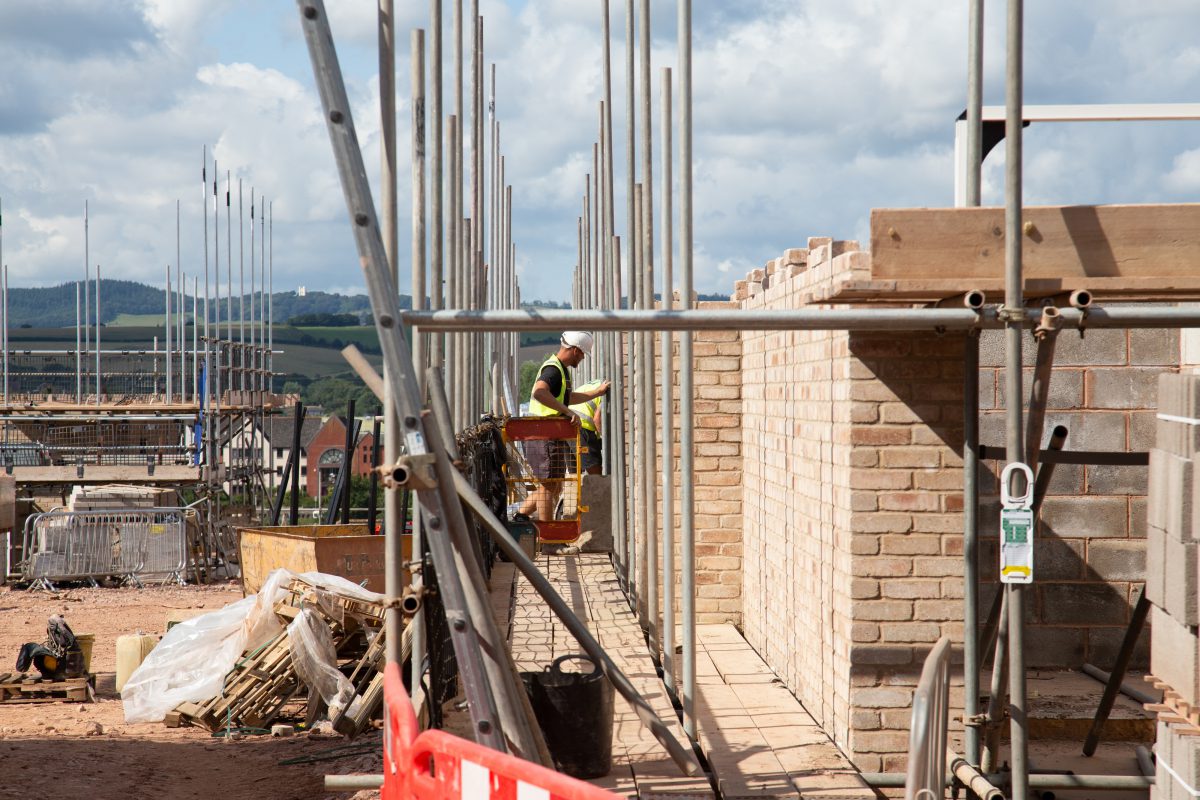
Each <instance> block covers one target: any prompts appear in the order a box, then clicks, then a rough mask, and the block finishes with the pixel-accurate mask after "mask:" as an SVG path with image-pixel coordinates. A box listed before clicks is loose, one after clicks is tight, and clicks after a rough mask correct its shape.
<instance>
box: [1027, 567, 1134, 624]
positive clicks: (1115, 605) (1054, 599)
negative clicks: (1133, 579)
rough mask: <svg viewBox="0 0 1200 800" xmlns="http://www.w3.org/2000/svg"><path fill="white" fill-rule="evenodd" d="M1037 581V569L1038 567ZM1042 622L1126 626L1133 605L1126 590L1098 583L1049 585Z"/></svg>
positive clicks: (1044, 595) (1045, 586) (1044, 592)
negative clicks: (1127, 596) (1130, 607)
mask: <svg viewBox="0 0 1200 800" xmlns="http://www.w3.org/2000/svg"><path fill="white" fill-rule="evenodd" d="M1033 574H1034V579H1035V580H1036V579H1037V566H1036V565H1035V566H1034V573H1033ZM1041 590H1042V621H1043V622H1046V623H1048V624H1051V625H1123V624H1125V622H1126V620H1127V619H1128V610H1129V603H1128V601H1127V600H1126V597H1125V590H1124V589H1119V588H1115V587H1112V586H1106V585H1103V584H1094V583H1046V584H1042V585H1041Z"/></svg>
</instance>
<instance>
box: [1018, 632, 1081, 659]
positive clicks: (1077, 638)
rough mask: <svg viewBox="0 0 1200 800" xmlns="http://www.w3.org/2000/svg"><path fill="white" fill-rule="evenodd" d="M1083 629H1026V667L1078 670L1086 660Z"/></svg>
mask: <svg viewBox="0 0 1200 800" xmlns="http://www.w3.org/2000/svg"><path fill="white" fill-rule="evenodd" d="M1084 634H1085V631H1084V629H1083V628H1077V627H1065V628H1046V627H1042V626H1040V625H1037V626H1033V627H1029V628H1026V629H1025V665H1026V666H1027V667H1028V668H1029V669H1078V668H1079V667H1080V666H1081V665H1082V664H1083V662H1084V661H1085V660H1086V659H1085V658H1084Z"/></svg>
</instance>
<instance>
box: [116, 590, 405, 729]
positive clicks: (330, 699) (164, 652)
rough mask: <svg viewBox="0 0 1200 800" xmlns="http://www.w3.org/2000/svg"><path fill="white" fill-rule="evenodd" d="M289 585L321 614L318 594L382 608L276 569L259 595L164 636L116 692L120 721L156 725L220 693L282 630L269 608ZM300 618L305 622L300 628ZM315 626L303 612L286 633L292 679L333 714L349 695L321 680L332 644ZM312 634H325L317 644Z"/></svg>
mask: <svg viewBox="0 0 1200 800" xmlns="http://www.w3.org/2000/svg"><path fill="white" fill-rule="evenodd" d="M296 578H299V579H300V580H301V581H303V582H304V583H306V584H308V585H309V586H311V587H312V588H313V589H315V590H317V591H315V592H313V593H312V595H313V600H314V602H315V603H317V604H318V605H319V606H320V607H322V608H323V609H324V608H330V607H332V606H333V605H335V604H331V603H329V601H328V599H327V598H322V594H323V593H325V592H328V593H330V594H337V595H341V596H344V597H351V598H354V599H356V600H362V601H364V602H368V603H382V602H383V599H384V598H383V595H381V594H376V593H375V592H369V591H367V590H366V589H363V588H362V587H360V586H359V585H358V584H356V583H352V582H351V581H348V580H346V579H345V578H341V577H339V576H337V575H325V574H322V573H320V572H306V573H304V574H303V575H299V576H297V575H296V574H295V573H293V572H291V571H289V570H286V569H277V570H275V571H274V572H272V573H271V574H270V575H268V576H267V579H266V581H264V582H263V585H262V588H261V589H260V590H259V592H258V594H255V595H250V596H249V597H245V598H242V599H241V600H238V601H237V602H234V603H230V604H229V605H227V606H225V607H224V608H221V609H219V610H217V611H211V612H209V613H207V614H203V615H201V616H199V617H195V618H193V619H190V620H186V621H184V622H181V623H179V624H178V625H176V626H175V627H173V628H171V630H169V631H167V634H166V636H164V637H163V638H162V641H160V642H159V643H158V645H157V646H156V647H155V648H154V649H153V650H152V651H150V654H149V655H148V656H146V660H145V661H143V662H142V664H141V666H139V667H138V668H137V669H136V670H135V671H134V673H133V674H132V675H131V676H129V680H128V681H127V682H126V684H125V687H124V689H122V691H121V702H122V705H123V706H124V710H125V721H126V722H130V723H134V722H161V721H162V720H163V719H164V718H165V717H166V715H167V714H168V713H169V712H170V711H171V710H172V709H174V708H175V707H176V706H178V705H179V704H180V703H200V702H203V701H205V700H208V699H210V698H213V697H216V696H218V695H219V694H221V690H222V689H223V687H224V685H225V676H226V675H227V674H228V673H229V671H230V670H231V669H233V667H234V666H235V665H236V664H237V661H238V659H239V658H240V657H241V655H242V654H243V653H245V652H247V651H252V650H254V649H256V648H258V647H261V646H262V645H264V644H266V643H267V642H269V641H270V640H271V639H272V638H274V637H275V636H278V635H279V633H280V632H281V631H282V630H283V625H281V624H280V622H279V618H278V617H277V616H276V615H275V605H276V604H277V603H278V602H280V601H281V600H284V599H285V598H286V597H287V589H288V586H290V585H291V583H292V581H293V580H295V579H296ZM302 618H306V620H305V622H303V623H301V619H302ZM318 622H320V616H319V615H318V614H316V613H314V612H312V611H309V610H307V609H306V610H302V612H301V614H300V615H298V616H297V618H296V619H295V620H294V621H293V622H292V624H291V625H289V626H288V639H289V644H290V646H291V648H292V653H293V662H294V663H295V665H296V671H297V674H298V675H299V676H300V677H301V679H302V680H304V681H305V683H307V684H308V685H309V686H311V687H313V688H314V689H315V690H316V691H318V692H319V693H320V694H321V697H322V699H324V700H325V702H326V703H328V704H329V706H330V709H331V711H332V710H333V708H334V706H335V703H337V704H338V707H339V708H341V707H344V705H345V703H346V702H349V700H350V699H352V698H353V695H354V690H353V688H352V687H350V684H349V682H348V681H346V679H345V677H343V676H341V675H340V674H339V676H338V677H341V680H342V682H343V683H344V684H345V685H344V686H342V685H340V684H339V683H338V682H337V681H336V680H334V679H333V678H332V676H330V675H329V674H328V669H332V670H333V671H334V672H337V670H336V659H335V657H334V655H333V641H332V639H331V637H330V635H329V631H328V629H327V628H325V626H324V625H323V624H322V625H317V624H316V623H318ZM318 627H320V628H322V629H324V641H321V638H320V633H319V632H317V630H316V629H317V628H318ZM293 629H295V631H293ZM297 656H299V657H297ZM327 668H328V669H327ZM305 673H307V674H305ZM326 692H328V694H327V693H326ZM347 692H348V693H349V694H348V695H347V694H346V693H347Z"/></svg>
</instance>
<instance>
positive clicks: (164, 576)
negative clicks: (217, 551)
mask: <svg viewBox="0 0 1200 800" xmlns="http://www.w3.org/2000/svg"><path fill="white" fill-rule="evenodd" d="M24 554H25V556H24V561H23V562H22V565H21V566H22V576H23V578H24V579H25V580H28V581H32V582H34V583H42V584H50V583H52V582H54V581H84V580H88V581H95V580H96V579H98V578H125V579H128V580H133V581H136V582H140V581H141V580H142V579H150V580H160V581H164V582H166V581H175V582H178V583H182V582H183V570H184V568H185V567H186V566H187V532H186V513H185V511H184V509H180V508H155V509H139V510H136V511H50V512H46V513H43V514H35V515H34V516H31V517H30V518H29V519H28V520H27V521H26V523H25V550H24Z"/></svg>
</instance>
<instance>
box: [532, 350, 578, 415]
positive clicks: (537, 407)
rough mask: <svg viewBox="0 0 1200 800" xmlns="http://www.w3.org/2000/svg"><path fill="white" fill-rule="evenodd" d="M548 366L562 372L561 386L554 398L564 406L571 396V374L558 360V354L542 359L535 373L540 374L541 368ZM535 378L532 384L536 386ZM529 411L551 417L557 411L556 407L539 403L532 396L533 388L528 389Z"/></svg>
mask: <svg viewBox="0 0 1200 800" xmlns="http://www.w3.org/2000/svg"><path fill="white" fill-rule="evenodd" d="M548 366H553V367H555V368H556V369H557V370H558V371H559V372H560V373H561V374H562V387H561V388H560V389H559V392H558V395H557V396H556V397H555V398H554V399H555V400H557V401H558V402H560V403H562V404H563V405H564V406H565V405H566V404H567V400H568V399H569V398H570V397H571V375H570V373H569V372H567V368H566V367H565V366H563V363H562V362H561V361H559V360H558V356H550V357H549V358H547V359H546V360H545V361H543V362H542V365H541V366H540V367H538V371H537V374H538V375H539V376H540V375H541V374H542V370H544V369H545V368H546V367H548ZM537 380H538V379H537V378H534V379H533V385H534V386H537ZM529 413H530V414H531V415H532V416H535V417H553V416H555V415H557V414H558V413H559V412H558V410H557V409H553V408H551V407H550V406H546V405H542V404H541V403H539V402H538V401H537V399H536V398H534V396H533V390H530V392H529Z"/></svg>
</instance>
